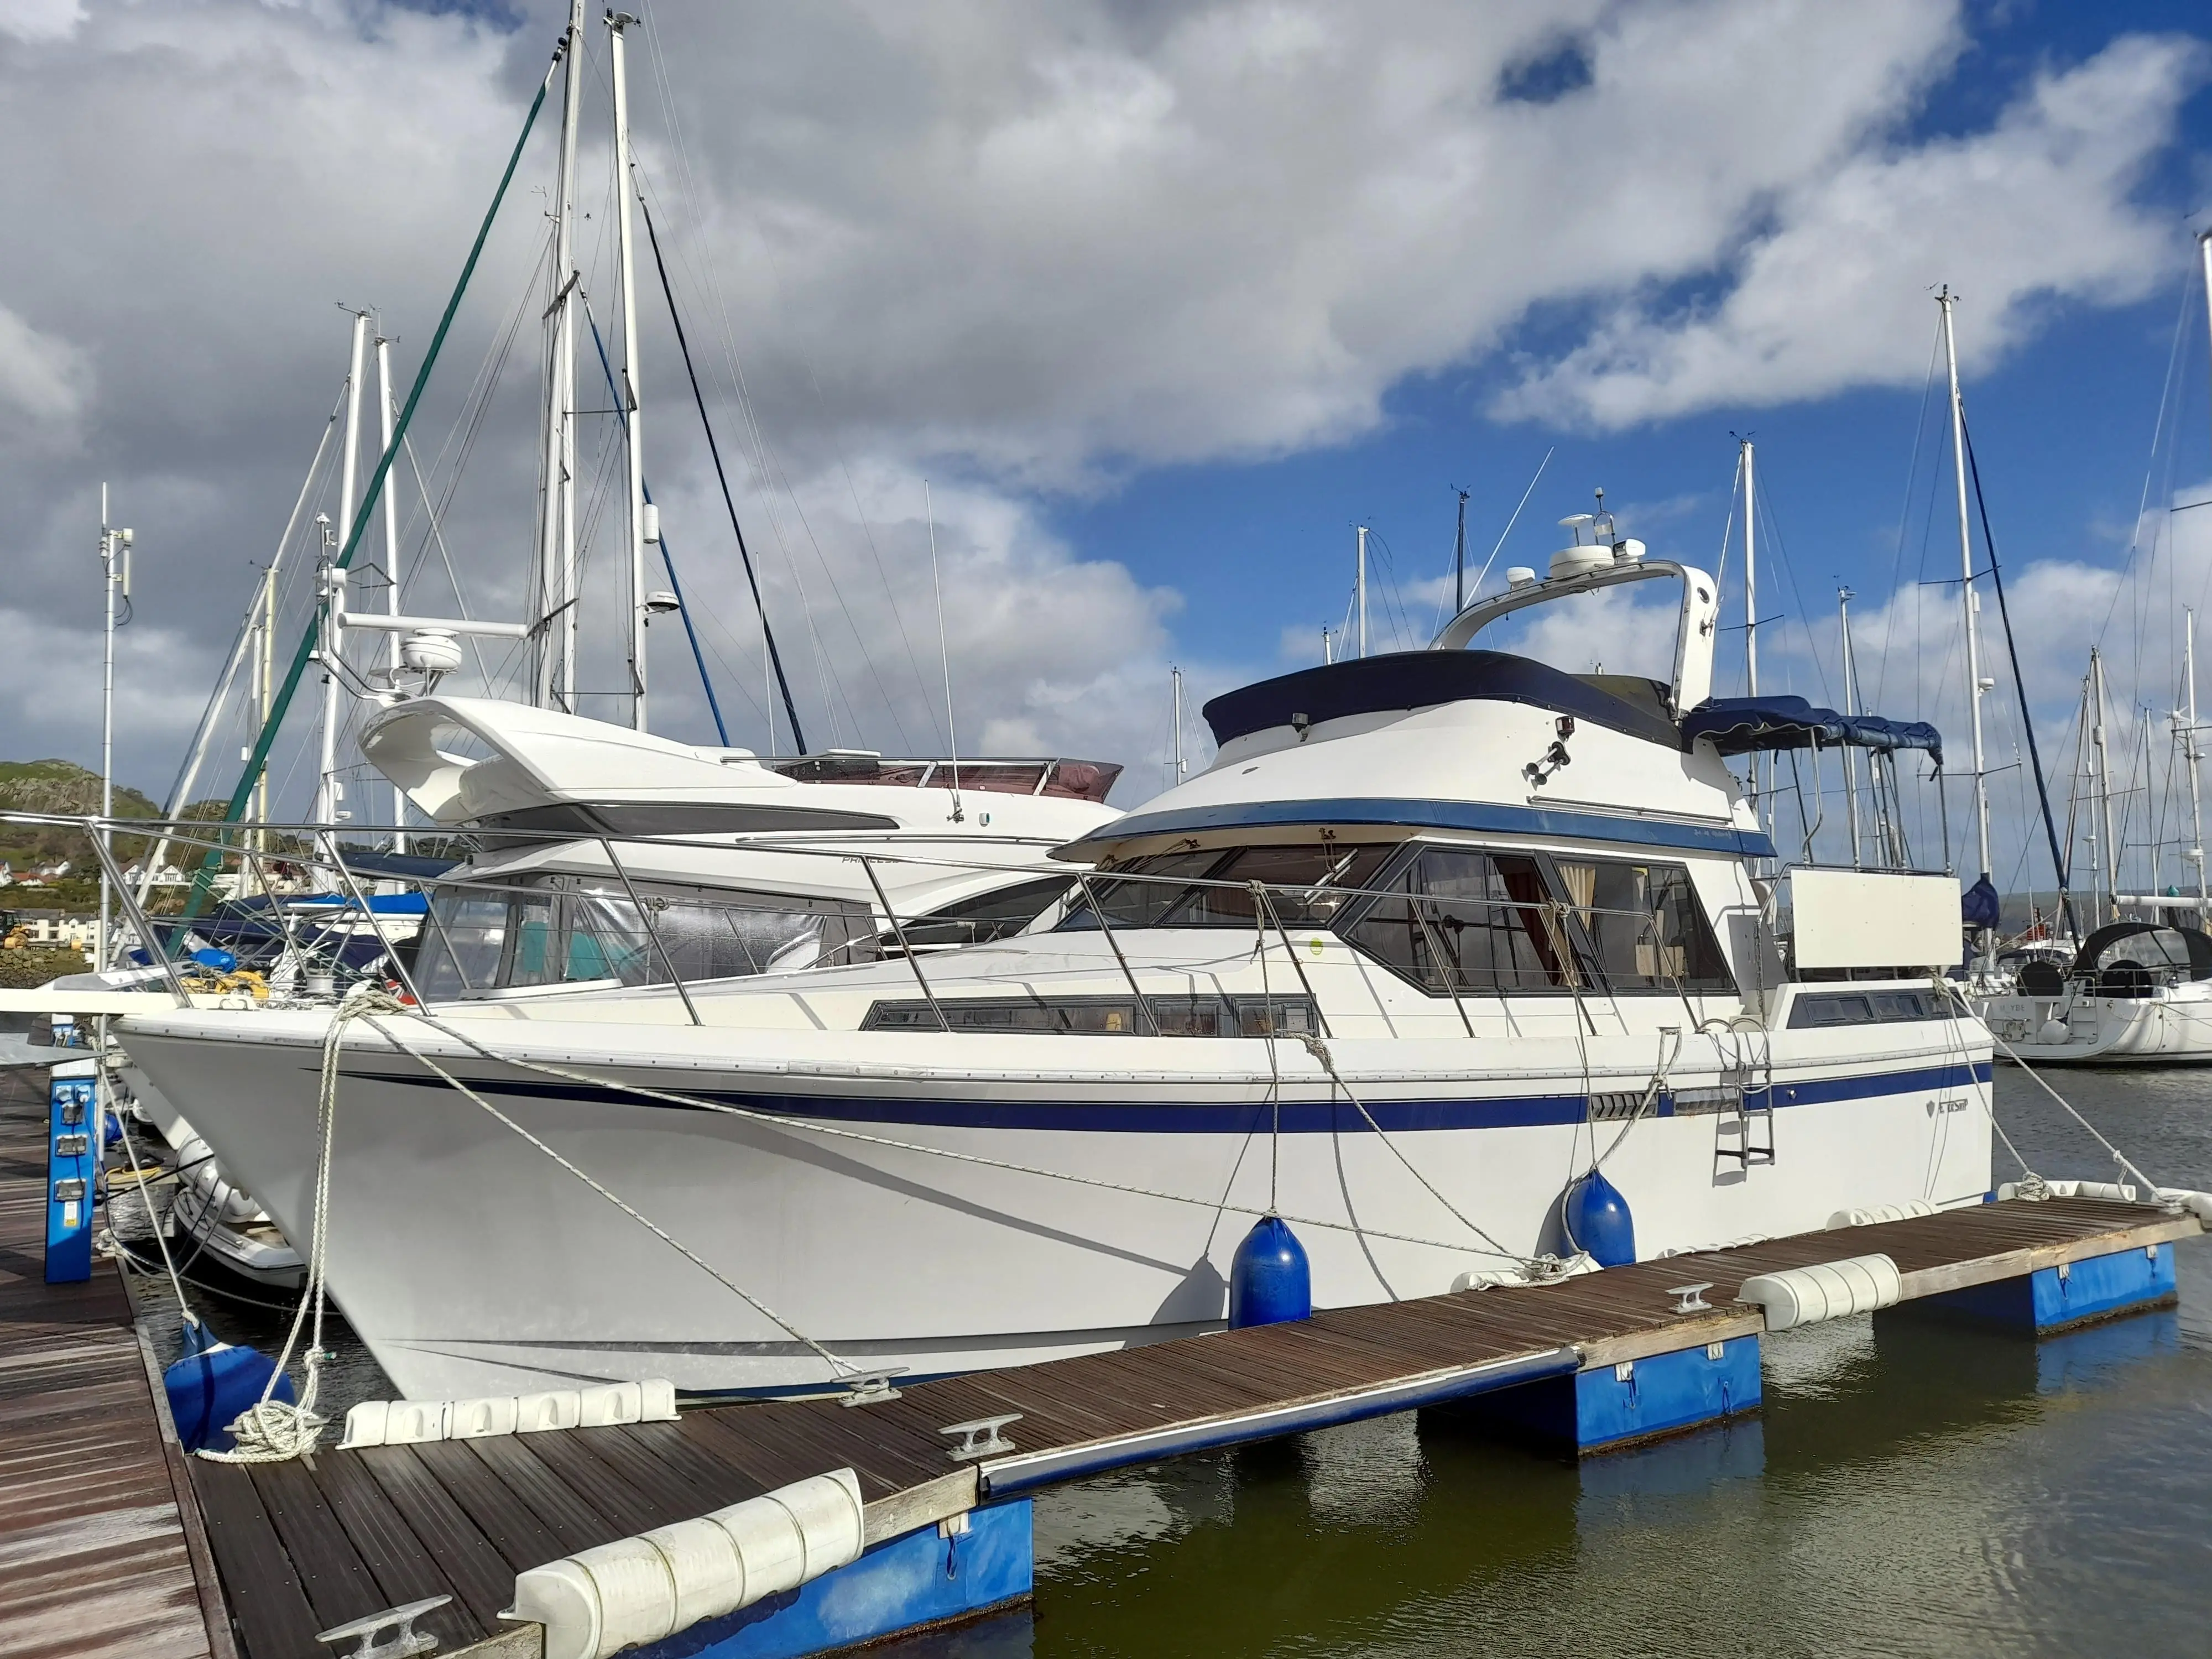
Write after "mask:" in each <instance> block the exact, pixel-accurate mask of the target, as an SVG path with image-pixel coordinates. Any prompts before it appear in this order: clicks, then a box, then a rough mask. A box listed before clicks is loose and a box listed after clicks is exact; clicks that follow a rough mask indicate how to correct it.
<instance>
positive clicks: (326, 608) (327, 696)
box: [315, 311, 368, 824]
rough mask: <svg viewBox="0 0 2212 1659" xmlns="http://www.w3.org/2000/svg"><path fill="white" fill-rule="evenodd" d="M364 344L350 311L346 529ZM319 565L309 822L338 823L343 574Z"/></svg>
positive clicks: (364, 320)
mask: <svg viewBox="0 0 2212 1659" xmlns="http://www.w3.org/2000/svg"><path fill="white" fill-rule="evenodd" d="M367 348H368V313H367V312H365V311H356V313H354V314H353V356H351V357H350V358H349V360H348V361H349V364H350V367H349V368H347V370H346V416H345V448H344V450H343V452H342V453H340V455H339V458H338V522H339V523H340V524H342V525H350V524H352V522H353V520H354V511H353V502H354V486H355V484H356V483H357V482H358V481H359V478H360V472H361V376H362V355H363V353H364V352H365V350H366V349H367ZM323 557H324V559H325V566H324V568H323V572H322V577H323V580H322V588H323V641H322V643H323V652H324V662H323V729H322V752H321V756H320V759H319V765H318V767H317V769H316V774H315V776H316V783H315V822H316V823H325V824H335V823H337V821H338V800H339V799H340V797H341V796H343V794H344V793H345V791H344V790H343V787H341V786H340V785H339V783H338V676H337V668H336V667H335V666H333V664H334V663H335V662H336V660H337V656H338V653H340V652H341V651H342V650H343V649H344V641H343V639H342V638H341V636H340V631H339V629H338V622H337V618H338V613H339V612H341V611H343V610H344V609H345V580H346V578H345V572H344V571H343V570H341V569H340V568H338V567H337V565H336V564H333V563H330V562H327V561H328V560H329V559H330V554H329V551H328V550H325V552H324V555H323Z"/></svg>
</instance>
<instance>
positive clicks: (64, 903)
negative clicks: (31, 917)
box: [0, 760, 161, 909]
mask: <svg viewBox="0 0 2212 1659" xmlns="http://www.w3.org/2000/svg"><path fill="white" fill-rule="evenodd" d="M0 811H5V812H52V813H58V814H65V815H69V816H77V815H81V814H86V813H97V812H98V811H100V775H99V774H98V773H96V772H88V771H87V770H86V769H84V768H83V767H82V766H79V765H77V764H76V763H75V762H74V761H65V760H35V761H0ZM115 816H116V817H118V818H151V817H160V816H161V808H160V807H159V806H157V805H155V803H154V802H152V801H150V800H149V799H147V798H146V797H145V796H144V795H143V794H141V793H139V792H138V791H137V790H136V789H126V788H119V787H118V789H117V790H116V792H115ZM148 847H149V842H147V841H146V840H145V839H144V838H143V837H140V836H117V837H116V841H115V852H116V856H117V858H118V860H121V861H122V862H123V863H125V864H126V865H127V864H129V863H130V862H131V860H133V859H135V858H138V857H141V856H143V854H144V853H145V852H146V850H147V848H148ZM0 859H4V860H7V861H8V862H9V864H11V865H13V866H15V873H16V875H17V876H18V877H21V876H24V875H27V874H28V873H29V872H30V871H31V870H32V869H33V868H35V867H36V866H39V865H41V864H47V863H51V862H52V861H53V860H56V859H67V860H69V861H70V866H71V868H70V875H71V876H72V877H82V878H87V879H88V880H91V881H94V882H96V881H97V880H98V878H99V874H100V870H99V865H98V862H97V860H94V857H93V854H92V848H91V847H90V845H89V844H88V842H86V840H85V838H84V836H82V835H81V834H79V833H78V832H77V831H76V830H74V829H60V828H44V827H39V826H34V825H28V824H21V823H0ZM80 885H81V884H80V883H79V882H76V881H71V882H70V883H68V884H65V885H64V886H62V887H58V888H50V889H48V890H47V891H46V896H45V897H44V898H42V899H40V900H38V901H37V902H38V903H40V904H46V905H53V906H58V907H60V908H70V909H74V908H79V905H80V903H81V897H80V895H79V893H78V891H77V889H78V887H79V886H80ZM35 891H36V890H35V889H34V890H33V892H35ZM8 893H9V900H8V901H0V903H6V902H9V901H12V903H13V905H15V906H20V905H24V904H29V903H32V902H33V894H32V893H26V892H21V891H19V890H14V889H10V890H8Z"/></svg>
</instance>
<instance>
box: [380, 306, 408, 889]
mask: <svg viewBox="0 0 2212 1659" xmlns="http://www.w3.org/2000/svg"><path fill="white" fill-rule="evenodd" d="M398 413H399V407H398V404H395V403H393V402H392V342H391V340H390V339H389V338H388V337H386V336H384V335H381V334H380V335H378V336H377V337H376V416H377V427H376V429H377V435H378V440H379V443H378V449H377V453H379V454H382V453H384V452H385V451H386V450H389V449H390V448H391V447H392V419H393V417H394V416H397V415H398ZM383 507H384V579H385V580H386V583H387V584H389V586H386V588H385V590H384V602H385V610H386V613H387V614H388V615H391V616H394V617H396V616H398V614H399V492H398V490H396V489H387V490H386V491H385V492H384V501H383ZM400 645H401V642H400V638H399V630H398V629H396V628H395V629H392V634H391V637H390V640H389V641H388V643H387V651H388V653H389V654H388V655H387V656H386V658H385V661H386V663H387V664H388V665H390V667H391V671H392V678H393V683H394V684H397V683H398V675H399V671H400V670H401V669H402V668H404V666H405V665H406V663H405V659H404V658H403V657H402V656H401V654H400ZM406 822H407V792H406V791H405V790H404V789H402V788H401V787H399V786H398V784H396V783H395V784H393V785H392V851H393V852H395V853H402V854H404V853H405V852H406V850H407V832H406V830H405V829H404V828H403V827H402V826H404V824H405V823H406Z"/></svg>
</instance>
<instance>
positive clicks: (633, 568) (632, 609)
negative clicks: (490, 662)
mask: <svg viewBox="0 0 2212 1659" xmlns="http://www.w3.org/2000/svg"><path fill="white" fill-rule="evenodd" d="M636 21H637V19H636V18H635V17H633V16H631V15H629V13H628V12H625V11H611V12H609V13H608V14H607V29H608V34H609V46H610V53H609V61H610V65H611V68H612V70H613V72H614V83H615V193H616V196H617V197H618V198H619V200H620V202H621V204H622V211H621V215H620V217H619V219H618V221H617V225H618V230H617V236H616V246H617V250H618V257H619V260H620V264H621V273H620V274H621V278H622V315H623V386H622V401H623V408H624V409H625V410H628V411H629V419H628V420H627V421H626V422H624V423H623V427H624V432H625V441H624V443H623V448H624V450H625V451H626V452H627V454H628V459H629V679H630V690H631V695H632V698H633V702H632V704H631V709H630V724H631V725H632V726H635V728H636V729H637V730H639V731H641V732H642V731H644V730H645V729H646V650H645V617H646V611H645V543H646V534H645V532H646V511H645V454H644V451H643V450H642V449H641V447H640V441H641V434H640V432H639V429H638V428H639V420H640V416H641V412H642V411H641V410H640V409H639V408H638V402H639V399H638V373H637V246H636V243H635V240H634V238H633V236H632V234H631V229H630V222H631V220H632V218H633V217H634V216H635V215H634V214H633V213H632V211H631V205H632V204H631V199H630V198H631V196H632V194H633V192H634V190H635V177H634V174H633V173H632V171H631V158H630V147H629V70H628V64H627V60H626V56H625V51H624V47H625V39H626V37H625V33H624V32H625V31H626V30H628V29H629V27H631V26H632V25H633V24H635V22H636Z"/></svg>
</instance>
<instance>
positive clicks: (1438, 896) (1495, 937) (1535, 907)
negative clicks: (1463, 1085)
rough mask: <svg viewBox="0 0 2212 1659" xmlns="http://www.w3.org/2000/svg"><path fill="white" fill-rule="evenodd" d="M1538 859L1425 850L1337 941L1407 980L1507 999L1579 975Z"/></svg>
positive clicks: (1582, 967) (1578, 961) (1581, 965)
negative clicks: (1360, 950) (1351, 946)
mask: <svg viewBox="0 0 2212 1659" xmlns="http://www.w3.org/2000/svg"><path fill="white" fill-rule="evenodd" d="M1550 901H1551V893H1550V890H1549V889H1548V888H1547V885H1546V883H1545V880H1544V872H1543V870H1542V868H1541V866H1540V865H1539V864H1538V863H1537V861H1536V860H1534V858H1533V857H1530V856H1528V854H1518V853H1484V852H1477V851H1474V850H1472V849H1462V848H1450V847H1425V848H1422V849H1421V851H1420V853H1419V855H1418V856H1417V857H1416V858H1414V859H1413V861H1412V862H1411V863H1410V864H1408V865H1407V866H1406V867H1405V868H1404V869H1403V870H1402V871H1401V872H1399V874H1398V875H1397V876H1396V877H1395V878H1394V879H1393V880H1392V881H1391V882H1390V883H1389V888H1388V890H1387V892H1386V896H1383V897H1382V898H1379V899H1377V900H1376V901H1375V902H1374V903H1373V904H1371V905H1370V906H1369V907H1368V908H1367V909H1366V910H1365V912H1364V914H1362V915H1360V917H1359V918H1358V921H1355V922H1353V923H1352V925H1351V926H1350V927H1345V928H1341V929H1340V930H1339V931H1340V932H1341V933H1343V934H1344V936H1345V938H1346V939H1349V940H1350V941H1351V942H1352V944H1354V945H1358V947H1359V948H1360V949H1362V950H1364V951H1366V952H1368V954H1370V956H1373V957H1377V958H1379V959H1380V960H1381V961H1383V963H1386V964H1387V965H1388V966H1389V967H1390V968H1392V969H1395V970H1396V971H1397V972H1399V973H1401V974H1403V975H1405V976H1406V977H1407V978H1408V979H1411V980H1413V981H1414V982H1415V983H1416V984H1418V985H1419V986H1421V987H1423V988H1424V989H1425V990H1428V991H1431V992H1433V993H1437V994H1443V993H1445V992H1449V991H1458V992H1462V993H1469V994H1476V995H1489V996H1510V995H1514V994H1519V993H1522V992H1529V991H1551V990H1558V989H1561V988H1565V987H1570V986H1573V985H1579V984H1584V983H1587V982H1588V972H1587V963H1585V962H1584V961H1583V959H1582V958H1581V956H1580V954H1579V952H1578V951H1577V947H1576V943H1575V941H1574V940H1572V939H1571V938H1570V937H1569V936H1568V933H1567V931H1566V928H1565V926H1564V923H1563V921H1562V917H1561V913H1560V910H1559V907H1558V906H1557V905H1556V904H1553V902H1550Z"/></svg>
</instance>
